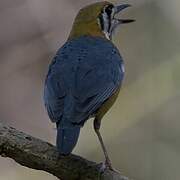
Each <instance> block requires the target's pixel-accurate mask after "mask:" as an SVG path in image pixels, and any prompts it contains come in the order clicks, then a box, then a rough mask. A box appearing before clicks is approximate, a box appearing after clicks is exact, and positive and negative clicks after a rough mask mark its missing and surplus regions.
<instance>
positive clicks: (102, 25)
mask: <svg viewBox="0 0 180 180" xmlns="http://www.w3.org/2000/svg"><path fill="white" fill-rule="evenodd" d="M99 20H100V24H101V29H102V30H104V19H103V15H102V14H101V15H100V16H99Z"/></svg>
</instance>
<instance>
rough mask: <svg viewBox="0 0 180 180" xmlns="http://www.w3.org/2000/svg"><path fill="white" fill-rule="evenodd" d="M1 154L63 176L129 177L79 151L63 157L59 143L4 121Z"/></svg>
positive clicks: (71, 179) (73, 179)
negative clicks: (86, 156)
mask: <svg viewBox="0 0 180 180" xmlns="http://www.w3.org/2000/svg"><path fill="white" fill-rule="evenodd" d="M0 155H1V156H3V157H9V158H12V159H14V160H15V161H16V162H17V163H19V164H21V165H23V166H26V167H29V168H32V169H37V170H43V171H46V172H49V173H50V174H53V175H54V176H56V177H58V178H59V179H61V180H129V179H128V178H126V177H124V176H121V175H120V174H119V173H115V172H112V171H109V170H105V171H104V172H102V171H101V168H100V165H98V164H97V163H95V162H91V161H88V160H86V159H84V158H82V157H79V156H76V155H70V156H66V157H60V156H59V154H58V152H57V150H56V147H55V146H53V145H51V144H49V143H47V142H44V141H42V140H40V139H37V138H35V137H32V136H30V135H27V134H25V133H23V132H20V131H18V130H16V129H14V128H12V127H9V126H5V125H3V124H1V123H0Z"/></svg>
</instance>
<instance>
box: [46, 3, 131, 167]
mask: <svg viewBox="0 0 180 180" xmlns="http://www.w3.org/2000/svg"><path fill="white" fill-rule="evenodd" d="M129 6H130V5H128V4H121V5H118V6H115V5H113V4H112V3H109V2H106V1H105V2H98V3H95V4H91V5H89V6H86V7H84V8H82V9H81V10H80V11H79V13H78V15H77V16H76V18H75V21H74V24H73V27H72V30H71V32H70V35H69V38H68V40H67V41H66V43H65V44H64V45H63V46H62V47H61V48H60V49H59V50H58V51H57V54H56V56H55V57H54V59H53V61H52V63H51V64H50V66H49V71H48V74H47V77H46V81H45V88H44V101H45V106H46V109H47V112H48V115H49V117H50V119H51V121H52V122H54V123H56V125H57V140H56V142H57V148H58V151H59V153H60V154H62V155H68V154H70V153H71V152H72V150H73V148H74V147H75V145H76V143H77V141H78V137H79V134H80V129H81V128H82V127H83V125H84V123H85V122H86V121H87V120H88V119H89V118H92V117H93V118H94V129H95V132H96V134H97V135H98V138H99V141H100V143H101V146H102V148H103V152H104V154H105V159H106V161H105V164H106V167H108V168H110V169H112V166H111V162H110V159H109V157H108V154H107V151H106V148H105V146H104V143H103V140H102V137H101V134H100V132H99V129H100V125H101V119H102V118H103V116H104V114H105V113H106V112H107V111H108V110H109V108H110V107H111V106H112V105H113V103H114V102H115V100H116V98H117V96H118V93H119V90H120V87H121V83H122V80H123V77H124V65H123V59H122V57H121V55H120V53H119V51H118V49H117V48H116V46H115V45H114V44H113V43H112V42H111V39H112V35H113V32H114V30H115V29H116V27H118V26H119V25H121V24H125V23H130V22H133V21H134V20H131V19H117V18H116V17H115V15H116V14H118V13H119V12H120V11H121V10H123V9H125V8H127V7H129Z"/></svg>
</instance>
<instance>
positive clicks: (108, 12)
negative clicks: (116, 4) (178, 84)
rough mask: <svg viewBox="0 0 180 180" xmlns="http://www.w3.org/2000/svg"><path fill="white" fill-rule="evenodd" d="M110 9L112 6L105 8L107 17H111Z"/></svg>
mask: <svg viewBox="0 0 180 180" xmlns="http://www.w3.org/2000/svg"><path fill="white" fill-rule="evenodd" d="M112 9H113V5H109V6H107V7H106V8H105V12H106V13H107V15H108V16H111V13H112Z"/></svg>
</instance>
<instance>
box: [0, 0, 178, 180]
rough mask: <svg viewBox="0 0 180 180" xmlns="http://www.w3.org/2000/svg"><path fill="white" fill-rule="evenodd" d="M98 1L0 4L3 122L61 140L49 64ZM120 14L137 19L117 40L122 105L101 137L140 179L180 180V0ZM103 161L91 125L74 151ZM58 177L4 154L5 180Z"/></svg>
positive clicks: (0, 177) (5, 0) (137, 4)
mask: <svg viewBox="0 0 180 180" xmlns="http://www.w3.org/2000/svg"><path fill="white" fill-rule="evenodd" d="M92 2H95V1H94V0H91V1H90V0H76V1H75V0H31V1H28V0H13V1H12V0H1V1H0V22H1V25H0V84H1V85H0V99H1V100H0V121H2V122H3V123H5V124H8V125H11V126H14V127H15V128H17V129H19V130H22V131H25V132H27V133H29V134H31V135H33V136H36V137H38V138H41V139H43V140H46V141H49V142H51V143H55V134H56V131H55V130H54V125H53V124H51V123H50V121H49V119H48V116H47V114H46V111H45V109H44V106H43V100H42V94H43V83H44V79H45V74H46V72H47V68H48V64H49V62H50V60H51V59H52V57H53V55H54V54H55V52H56V50H57V49H58V48H59V47H60V46H61V45H62V44H63V43H64V42H65V41H66V39H67V37H68V34H69V32H70V29H71V25H72V22H73V20H74V17H75V15H76V13H77V12H78V10H79V8H81V7H82V6H85V5H87V4H89V3H92ZM113 2H115V1H113ZM116 2H120V3H122V2H126V3H127V2H129V3H131V4H133V5H134V6H133V7H132V8H130V9H129V10H127V11H126V12H124V13H123V14H121V16H123V17H130V18H135V19H136V20H137V21H136V22H135V23H132V24H129V25H124V26H121V27H120V28H119V32H118V33H117V35H116V36H115V37H114V42H115V44H116V45H117V46H118V48H119V49H120V51H121V54H122V56H123V57H124V60H125V65H126V66H125V67H126V77H125V80H124V84H123V87H122V90H121V92H120V95H119V98H118V101H117V102H116V104H115V105H114V106H113V108H112V109H111V110H110V111H109V112H108V114H107V115H106V116H105V118H104V120H103V123H102V130H101V131H102V134H103V136H104V140H105V143H106V145H107V148H108V151H109V154H110V156H111V157H112V161H113V165H114V167H115V168H116V169H119V170H121V172H123V174H125V175H127V176H129V177H131V178H134V179H135V180H171V179H172V180H179V178H180V140H179V139H180V130H179V129H180V119H179V117H180V11H179V7H180V1H178V0H171V1H170V0H136V1H133V0H132V1H116ZM74 153H76V154H79V155H81V156H83V157H85V158H88V159H89V160H94V161H96V162H100V161H103V158H104V157H103V154H102V151H101V149H100V145H99V142H98V141H97V137H96V135H95V133H94V131H93V128H92V121H88V123H87V124H86V125H85V127H84V128H83V129H82V132H81V136H80V139H79V142H78V145H77V146H76V149H75V150H74ZM25 178H26V179H27V180H31V179H33V180H41V179H42V180H55V179H56V178H55V177H53V176H52V175H49V174H48V173H45V172H42V171H35V170H30V169H28V168H24V167H22V166H20V165H18V164H16V163H15V162H14V161H13V160H11V159H4V158H1V157H0V180H24V179H25Z"/></svg>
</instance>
